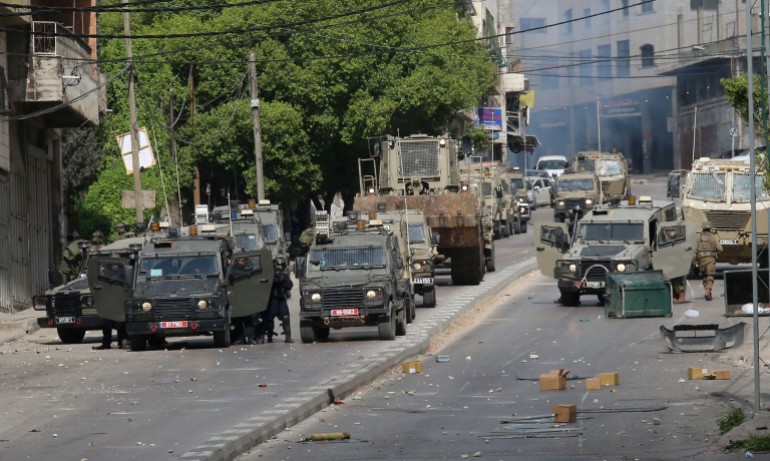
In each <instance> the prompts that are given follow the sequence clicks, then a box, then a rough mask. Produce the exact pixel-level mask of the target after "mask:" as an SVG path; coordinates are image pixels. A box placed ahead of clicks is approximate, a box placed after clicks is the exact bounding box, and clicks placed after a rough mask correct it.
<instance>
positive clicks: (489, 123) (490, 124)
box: [478, 107, 503, 131]
mask: <svg viewBox="0 0 770 461" xmlns="http://www.w3.org/2000/svg"><path fill="white" fill-rule="evenodd" d="M478 116H479V118H478V124H479V126H480V127H482V128H484V129H485V130H491V131H503V110H502V109H500V108H498V107H479V109H478Z"/></svg>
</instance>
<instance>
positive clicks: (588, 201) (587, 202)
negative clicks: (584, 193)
mask: <svg viewBox="0 0 770 461" xmlns="http://www.w3.org/2000/svg"><path fill="white" fill-rule="evenodd" d="M593 203H594V201H593V200H591V199H590V198H587V199H586V205H592V204H593Z"/></svg>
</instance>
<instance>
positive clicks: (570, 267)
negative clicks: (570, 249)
mask: <svg viewBox="0 0 770 461" xmlns="http://www.w3.org/2000/svg"><path fill="white" fill-rule="evenodd" d="M567 269H569V271H570V272H572V273H573V274H574V273H575V272H577V264H575V263H571V264H570V265H569V266H567Z"/></svg>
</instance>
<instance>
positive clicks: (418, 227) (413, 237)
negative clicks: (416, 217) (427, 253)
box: [409, 224, 425, 243]
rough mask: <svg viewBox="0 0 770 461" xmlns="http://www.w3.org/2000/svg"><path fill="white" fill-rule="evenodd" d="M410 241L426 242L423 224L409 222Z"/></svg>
mask: <svg viewBox="0 0 770 461" xmlns="http://www.w3.org/2000/svg"><path fill="white" fill-rule="evenodd" d="M409 243H425V228H424V227H423V226H422V224H409Z"/></svg>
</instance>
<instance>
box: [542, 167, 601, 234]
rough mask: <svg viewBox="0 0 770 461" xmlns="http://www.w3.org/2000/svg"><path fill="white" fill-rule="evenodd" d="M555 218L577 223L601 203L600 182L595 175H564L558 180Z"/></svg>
mask: <svg viewBox="0 0 770 461" xmlns="http://www.w3.org/2000/svg"><path fill="white" fill-rule="evenodd" d="M554 187H555V193H554V200H553V217H554V220H555V221H557V222H564V221H565V220H567V219H569V220H570V221H577V220H578V219H580V218H582V217H583V215H584V214H586V213H587V212H588V211H591V209H593V207H594V205H596V204H597V203H599V181H598V180H597V177H596V175H594V174H593V173H563V174H562V175H561V176H559V178H558V179H557V180H556V184H555V186H554Z"/></svg>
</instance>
